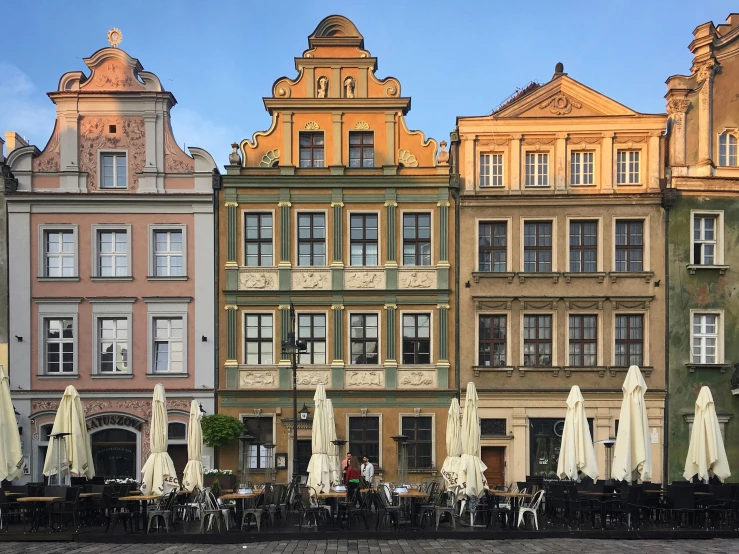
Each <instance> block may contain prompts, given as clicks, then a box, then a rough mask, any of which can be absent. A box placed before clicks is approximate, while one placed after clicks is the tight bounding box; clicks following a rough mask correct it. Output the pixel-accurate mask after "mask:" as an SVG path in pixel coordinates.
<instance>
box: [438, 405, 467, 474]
mask: <svg viewBox="0 0 739 554" xmlns="http://www.w3.org/2000/svg"><path fill="white" fill-rule="evenodd" d="M461 415H462V410H461V409H460V407H459V400H457V399H456V398H452V403H451V405H450V406H449V413H448V414H447V418H446V458H445V459H444V464H443V465H442V466H441V475H442V476H443V477H444V479H446V482H447V488H449V489H454V488H456V487H458V486H459V484H460V480H459V471H460V467H459V464H460V463H461V462H462V457H461V456H462V426H461V424H460V422H459V418H460V417H461Z"/></svg>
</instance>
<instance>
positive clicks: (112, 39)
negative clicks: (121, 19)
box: [108, 27, 123, 48]
mask: <svg viewBox="0 0 739 554" xmlns="http://www.w3.org/2000/svg"><path fill="white" fill-rule="evenodd" d="M122 40H123V33H121V31H120V29H116V28H115V27H113V28H112V29H111V30H110V31H108V44H110V45H111V46H112V47H113V48H118V45H119V44H120V43H121V41H122Z"/></svg>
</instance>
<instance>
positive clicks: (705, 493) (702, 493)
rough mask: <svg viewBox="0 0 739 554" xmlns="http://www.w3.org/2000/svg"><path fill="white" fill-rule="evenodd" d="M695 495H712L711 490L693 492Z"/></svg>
mask: <svg viewBox="0 0 739 554" xmlns="http://www.w3.org/2000/svg"><path fill="white" fill-rule="evenodd" d="M693 494H694V495H695V496H713V493H712V492H694V493H693Z"/></svg>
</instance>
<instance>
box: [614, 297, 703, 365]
mask: <svg viewBox="0 0 739 554" xmlns="http://www.w3.org/2000/svg"><path fill="white" fill-rule="evenodd" d="M619 316H625V317H630V316H641V320H642V339H641V344H642V364H641V365H640V366H639V367H650V359H649V344H650V342H649V312H648V311H646V310H616V311H614V312H613V316H612V319H611V332H612V335H611V336H612V341H611V365H612V366H613V367H618V368H629V367H630V366H631V364H630V363H629V362H630V360H629V359H627V363H629V365H618V363H617V352H616V350H617V349H616V344H617V341H618V339H617V338H616V322H617V318H618V317H619ZM691 324H692V322H691ZM629 328H630V327H629ZM621 342H622V343H626V344H630V343H631V342H633V341H631V340H630V339H627V340H625V341H621ZM630 357H631V353H630V351H629V352H627V358H630Z"/></svg>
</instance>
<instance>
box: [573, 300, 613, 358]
mask: <svg viewBox="0 0 739 554" xmlns="http://www.w3.org/2000/svg"><path fill="white" fill-rule="evenodd" d="M571 317H577V318H584V317H594V318H595V339H594V340H585V339H573V338H572V328H571V322H570V318H571ZM580 329H581V331H582V330H583V327H580ZM566 338H567V366H568V367H583V368H585V367H587V368H594V367H600V366H602V365H603V348H602V344H603V325H601V313H600V312H594V311H592V310H590V311H587V310H586V311H568V312H567V337H566ZM614 340H615V339H614ZM573 342H575V343H579V344H581V345H585V344H593V343H595V363H594V364H591V365H585V364H584V363H583V364H573V363H572V354H571V353H570V344H572V343H573ZM579 356H580V359H579V361H582V362H584V360H585V354H584V351H583V350H581V352H580V355H579Z"/></svg>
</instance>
